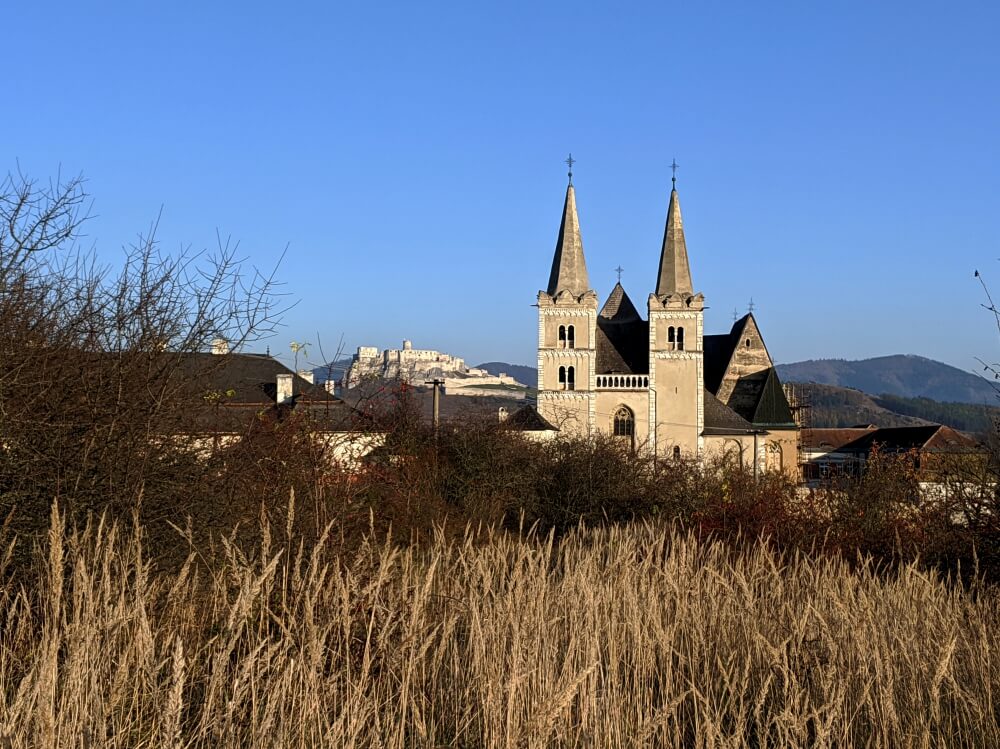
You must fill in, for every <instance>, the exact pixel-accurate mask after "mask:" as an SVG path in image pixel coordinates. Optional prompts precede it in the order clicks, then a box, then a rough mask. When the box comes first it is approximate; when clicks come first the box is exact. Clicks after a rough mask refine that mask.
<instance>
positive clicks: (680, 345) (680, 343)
mask: <svg viewBox="0 0 1000 749" xmlns="http://www.w3.org/2000/svg"><path fill="white" fill-rule="evenodd" d="M677 350H678V351H683V350H684V328H677Z"/></svg>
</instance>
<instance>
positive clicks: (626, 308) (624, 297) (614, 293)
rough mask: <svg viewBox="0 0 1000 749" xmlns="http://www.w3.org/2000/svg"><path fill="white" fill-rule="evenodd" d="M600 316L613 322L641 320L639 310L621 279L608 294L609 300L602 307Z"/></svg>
mask: <svg viewBox="0 0 1000 749" xmlns="http://www.w3.org/2000/svg"><path fill="white" fill-rule="evenodd" d="M600 316H601V317H603V318H604V319H605V320H610V321H611V322H616V323H623V322H635V321H636V320H640V319H641V318H640V317H639V312H638V311H637V310H636V308H635V305H634V304H632V300H631V299H629V298H628V294H626V293H625V288H624V287H623V286H622V284H621V281H619V282H618V283H616V284H615V288H613V289H612V290H611V293H610V294H609V295H608V301H606V302H605V303H604V306H603V307H602V308H601V312H600Z"/></svg>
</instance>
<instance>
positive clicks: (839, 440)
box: [801, 427, 875, 450]
mask: <svg viewBox="0 0 1000 749" xmlns="http://www.w3.org/2000/svg"><path fill="white" fill-rule="evenodd" d="M872 431H875V430H874V428H868V427H841V428H837V429H803V430H802V433H801V440H802V447H807V448H808V447H813V448H816V447H819V448H824V449H828V450H837V449H838V448H841V447H843V446H844V445H846V444H849V443H851V442H853V441H854V440H856V439H859V438H861V437H864V436H865V434H867V433H868V432H872Z"/></svg>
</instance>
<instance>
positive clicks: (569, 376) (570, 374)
mask: <svg viewBox="0 0 1000 749" xmlns="http://www.w3.org/2000/svg"><path fill="white" fill-rule="evenodd" d="M575 369H576V367H567V368H566V389H567V390H576V373H575V371H574V370H575Z"/></svg>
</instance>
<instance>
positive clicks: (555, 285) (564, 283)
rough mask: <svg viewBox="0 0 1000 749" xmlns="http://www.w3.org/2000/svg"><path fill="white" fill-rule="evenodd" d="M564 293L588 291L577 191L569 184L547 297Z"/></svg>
mask: <svg viewBox="0 0 1000 749" xmlns="http://www.w3.org/2000/svg"><path fill="white" fill-rule="evenodd" d="M564 289H566V290H568V291H569V292H570V293H571V294H573V295H575V296H580V295H581V294H583V293H585V292H586V291H587V290H589V289H590V279H589V278H588V277H587V263H586V261H585V260H584V259H583V238H582V237H581V236H580V219H579V217H578V216H577V215H576V191H575V190H574V189H573V185H572V183H570V184H569V185H568V186H567V187H566V202H565V203H564V204H563V215H562V223H561V224H560V225H559V239H558V240H556V254H555V256H554V257H553V258H552V272H551V273H550V274H549V287H548V293H549V296H555V295H556V294H558V293H559V292H560V291H562V290H564Z"/></svg>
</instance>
